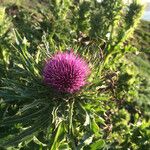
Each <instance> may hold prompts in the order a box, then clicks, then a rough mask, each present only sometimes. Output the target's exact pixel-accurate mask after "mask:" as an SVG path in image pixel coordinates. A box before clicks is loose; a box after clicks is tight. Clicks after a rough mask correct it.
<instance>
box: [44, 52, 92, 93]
mask: <svg viewBox="0 0 150 150" xmlns="http://www.w3.org/2000/svg"><path fill="white" fill-rule="evenodd" d="M89 72H90V69H89V67H88V64H87V63H86V61H85V60H84V59H82V58H80V57H79V56H78V55H76V54H74V53H73V52H59V53H57V54H55V55H54V56H52V58H51V59H49V60H48V61H47V62H46V63H45V66H44V69H43V77H44V82H45V83H46V84H47V85H50V86H51V87H53V88H55V89H56V90H58V91H61V92H65V93H73V92H75V91H78V90H79V89H80V88H81V87H82V86H84V85H85V84H86V78H87V76H88V75H89Z"/></svg>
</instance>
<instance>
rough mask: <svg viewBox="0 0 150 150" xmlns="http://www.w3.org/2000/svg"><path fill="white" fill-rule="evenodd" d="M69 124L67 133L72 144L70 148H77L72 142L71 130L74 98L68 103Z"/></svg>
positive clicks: (73, 149)
mask: <svg viewBox="0 0 150 150" xmlns="http://www.w3.org/2000/svg"><path fill="white" fill-rule="evenodd" d="M69 106H70V107H69V126H68V133H69V138H70V142H71V146H72V150H77V149H76V145H75V142H74V136H73V131H72V127H73V126H72V124H73V123H72V120H73V108H74V99H73V100H71V101H70V105H69Z"/></svg>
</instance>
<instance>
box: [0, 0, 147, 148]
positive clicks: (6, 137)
mask: <svg viewBox="0 0 150 150" xmlns="http://www.w3.org/2000/svg"><path fill="white" fill-rule="evenodd" d="M142 10H143V6H142V5H141V4H139V3H138V2H137V1H136V0H133V2H132V3H131V4H130V5H125V4H123V2H122V1H121V0H108V1H102V2H101V3H98V2H97V1H95V0H93V1H73V0H72V1H70V0H66V1H61V0H57V1H55V0H49V1H47V0H43V1H28V2H27V1H23V0H22V1H16V3H14V1H13V2H12V1H5V2H3V3H2V4H1V7H0V69H1V71H0V77H1V78H0V79H1V80H0V98H1V99H0V133H1V134H0V146H1V149H8V150H9V149H12V150H13V149H15V150H17V149H18V150H19V149H21V150H31V149H33V150H37V149H39V150H46V149H51V150H56V149H60V150H64V149H67V150H69V149H74V150H78V149H85V150H86V149H87V150H89V149H91V150H99V149H111V150H113V149H141V150H144V149H145V150H147V149H148V148H149V147H150V141H149V139H150V121H149V117H150V114H149V108H150V102H149V98H150V89H149V87H150V86H149V85H150V80H149V75H150V72H149V70H150V67H149V43H148V42H146V41H148V39H149V34H148V32H147V31H148V30H149V23H146V22H144V23H143V22H142V23H141V25H140V26H139V27H138V28H137V30H136V31H135V33H134V34H133V32H134V30H135V28H136V27H137V25H138V23H139V19H140V16H141V14H142ZM130 41H131V42H130ZM136 41H138V42H136ZM70 48H73V49H74V51H75V52H78V53H80V55H81V56H82V57H84V58H86V59H87V60H88V62H89V65H90V67H91V70H92V74H91V76H90V78H89V79H88V81H89V84H88V85H87V86H86V87H84V88H83V89H82V90H81V91H80V92H78V93H76V94H73V95H69V94H62V93H57V92H56V91H54V90H53V89H50V88H49V87H46V86H45V85H44V84H43V82H42V67H43V64H44V61H45V59H46V58H47V57H50V56H51V55H52V54H53V53H55V52H56V51H57V50H61V51H65V50H69V49H70Z"/></svg>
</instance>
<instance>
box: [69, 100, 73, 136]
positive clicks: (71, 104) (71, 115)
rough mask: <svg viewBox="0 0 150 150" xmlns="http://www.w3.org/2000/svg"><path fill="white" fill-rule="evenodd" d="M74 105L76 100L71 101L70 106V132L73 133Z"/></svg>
mask: <svg viewBox="0 0 150 150" xmlns="http://www.w3.org/2000/svg"><path fill="white" fill-rule="evenodd" d="M73 106H74V100H72V101H71V102H70V107H69V134H72V117H73Z"/></svg>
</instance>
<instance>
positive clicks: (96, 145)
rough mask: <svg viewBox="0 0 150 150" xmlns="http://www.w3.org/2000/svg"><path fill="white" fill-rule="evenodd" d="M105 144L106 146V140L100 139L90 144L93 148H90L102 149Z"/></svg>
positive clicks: (94, 149)
mask: <svg viewBox="0 0 150 150" xmlns="http://www.w3.org/2000/svg"><path fill="white" fill-rule="evenodd" d="M104 146H105V141H104V140H101V139H100V140H97V141H95V142H94V143H92V144H91V145H90V148H91V149H90V150H98V149H99V150H100V149H102V148H104Z"/></svg>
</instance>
